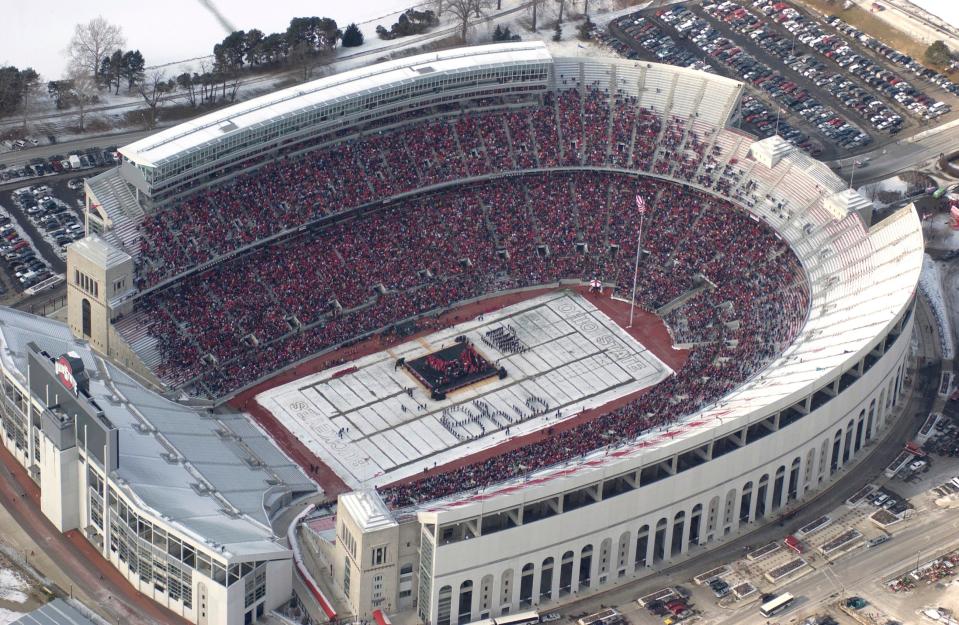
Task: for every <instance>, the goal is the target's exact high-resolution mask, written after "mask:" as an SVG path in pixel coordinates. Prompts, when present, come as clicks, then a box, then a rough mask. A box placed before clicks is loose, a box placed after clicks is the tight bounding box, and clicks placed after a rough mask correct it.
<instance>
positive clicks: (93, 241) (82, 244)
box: [70, 234, 130, 269]
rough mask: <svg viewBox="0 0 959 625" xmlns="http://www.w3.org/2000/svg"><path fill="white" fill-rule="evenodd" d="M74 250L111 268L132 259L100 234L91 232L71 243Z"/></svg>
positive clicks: (98, 263)
mask: <svg viewBox="0 0 959 625" xmlns="http://www.w3.org/2000/svg"><path fill="white" fill-rule="evenodd" d="M70 245H71V247H73V249H74V251H76V252H77V253H79V254H80V255H81V256H83V257H84V258H88V259H90V260H91V261H92V262H94V263H96V264H97V265H98V266H102V267H105V268H107V269H110V268H111V267H116V266H117V265H121V264H123V263H125V262H127V261H129V260H130V255H129V254H127V253H126V252H124V251H122V250H120V249H118V248H117V247H115V246H113V245H110V244H109V243H107V242H106V241H104V240H103V239H102V238H101V237H100V235H98V234H91V235H89V236H86V237H83V238H82V239H80V240H79V241H76V242H74V243H71V244H70Z"/></svg>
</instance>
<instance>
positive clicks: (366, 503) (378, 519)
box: [339, 490, 397, 532]
mask: <svg viewBox="0 0 959 625" xmlns="http://www.w3.org/2000/svg"><path fill="white" fill-rule="evenodd" d="M339 505H341V506H343V507H344V508H345V509H346V510H347V511H348V512H349V515H350V518H352V519H353V520H354V521H356V523H357V525H359V526H360V528H361V529H362V530H363V531H364V532H370V531H376V530H384V529H388V528H390V527H395V526H396V525H397V522H396V519H394V518H393V514H392V513H391V512H390V510H389V508H387V507H386V503H384V502H383V498H382V497H380V494H379V493H377V492H376V491H375V490H354V491H352V492H350V493H346V494H344V495H340V498H339Z"/></svg>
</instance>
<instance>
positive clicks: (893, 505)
mask: <svg viewBox="0 0 959 625" xmlns="http://www.w3.org/2000/svg"><path fill="white" fill-rule="evenodd" d="M869 503H871V504H872V505H873V506H875V507H877V508H883V509H884V510H888V511H889V512H891V513H893V514H902V513H903V512H905V511H906V510H907V509H908V508H909V504H908V503H906V501H904V500H903V499H902V498H900V497H899V496H898V495H896V494H895V493H893V492H891V491H888V490H886V489H884V488H880V489H879V490H878V491H876V493H875V494H874V495H873V498H872V500H871V501H870V502H869Z"/></svg>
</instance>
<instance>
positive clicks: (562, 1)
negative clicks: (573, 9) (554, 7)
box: [556, 0, 566, 25]
mask: <svg viewBox="0 0 959 625" xmlns="http://www.w3.org/2000/svg"><path fill="white" fill-rule="evenodd" d="M556 4H558V5H559V17H558V18H557V19H556V23H557V24H560V25H562V24H563V9H565V8H566V0H556Z"/></svg>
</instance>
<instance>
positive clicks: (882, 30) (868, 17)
mask: <svg viewBox="0 0 959 625" xmlns="http://www.w3.org/2000/svg"><path fill="white" fill-rule="evenodd" d="M796 2H797V3H798V4H800V5H803V6H805V7H806V8H808V9H811V10H813V11H815V12H817V13H821V14H823V15H838V16H839V18H840V19H842V20H843V21H844V22H846V23H849V24H852V25H853V26H855V27H856V28H858V29H859V30H861V31H862V32H864V33H866V34H867V35H870V36H872V37H875V38H876V39H878V40H879V41H881V42H883V43H884V44H886V45H887V46H889V47H890V48H894V49H896V50H898V51H900V52H902V53H903V54H908V55H909V56H911V57H912V58H914V59H916V60H918V61H919V62H920V63H922V64H923V65H926V67H931V68H932V69H935V70H937V71H940V72H941V71H943V70H944V69H945V68H944V67H939V66H934V65H933V66H930V65H928V64H927V63H926V61H925V60H924V59H923V54H924V53H925V51H926V48H927V47H928V46H927V44H924V43H922V42H921V41H917V40H916V39H914V38H913V37H910V36H909V35H907V34H906V33H904V32H903V31H901V30H899V29H898V28H895V27H894V26H892V25H891V24H890V23H889V22H887V21H885V20H883V19H882V18H880V17H878V16H877V15H876V14H874V13H871V12H870V11H868V10H866V9H864V8H862V7H861V6H859V5H857V4H854V5H853V6H851V7H850V8H848V9H843V8H842V2H841V1H840V0H796Z"/></svg>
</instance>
